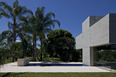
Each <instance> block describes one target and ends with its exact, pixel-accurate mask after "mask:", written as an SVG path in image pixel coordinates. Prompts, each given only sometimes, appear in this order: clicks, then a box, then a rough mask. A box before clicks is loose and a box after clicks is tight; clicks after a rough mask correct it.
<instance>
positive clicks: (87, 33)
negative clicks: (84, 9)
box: [76, 13, 116, 65]
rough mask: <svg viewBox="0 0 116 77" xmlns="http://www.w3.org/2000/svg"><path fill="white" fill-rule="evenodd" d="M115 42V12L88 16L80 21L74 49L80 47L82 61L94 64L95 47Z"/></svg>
mask: <svg viewBox="0 0 116 77" xmlns="http://www.w3.org/2000/svg"><path fill="white" fill-rule="evenodd" d="M115 44H116V14H115V13H114V14H113V13H110V14H107V15H106V16H89V17H88V18H87V19H86V20H85V21H84V22H83V23H82V33H81V34H80V35H78V36H77V37H76V49H82V52H83V63H84V64H86V65H94V55H93V53H94V49H95V48H96V47H100V46H105V45H115Z"/></svg>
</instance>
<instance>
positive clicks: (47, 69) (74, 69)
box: [0, 62, 110, 73]
mask: <svg viewBox="0 0 116 77" xmlns="http://www.w3.org/2000/svg"><path fill="white" fill-rule="evenodd" d="M30 63H42V62H30ZM49 63H50V62H49ZM49 63H48V64H49ZM60 64H64V63H63V62H60ZM65 64H82V63H80V62H66V63H65ZM0 72H1V73H2V72H110V71H109V70H104V69H101V68H99V67H93V66H17V62H14V63H9V64H5V65H4V66H3V67H1V69H0Z"/></svg>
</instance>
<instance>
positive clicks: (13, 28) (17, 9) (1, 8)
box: [0, 0, 31, 61]
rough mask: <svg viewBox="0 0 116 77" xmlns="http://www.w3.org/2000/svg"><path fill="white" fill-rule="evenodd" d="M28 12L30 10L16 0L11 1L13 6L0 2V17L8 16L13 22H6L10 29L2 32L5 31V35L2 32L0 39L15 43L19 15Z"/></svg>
mask: <svg viewBox="0 0 116 77" xmlns="http://www.w3.org/2000/svg"><path fill="white" fill-rule="evenodd" d="M30 13H31V11H30V10H27V9H26V7H25V6H20V5H19V3H18V0H15V2H14V3H13V7H12V6H10V5H8V4H7V3H5V2H0V18H1V17H3V16H4V17H6V18H8V19H9V18H10V19H11V20H12V21H13V22H8V27H9V29H10V30H7V31H5V32H3V33H5V35H4V34H2V35H1V37H2V39H6V38H7V40H8V41H10V42H12V41H13V42H14V43H15V42H16V38H17V36H18V35H17V32H19V26H20V25H21V24H20V23H19V22H18V21H19V17H20V16H24V15H26V14H30ZM5 37H6V38H5ZM14 51H15V50H14ZM13 57H14V56H13ZM13 61H14V59H13Z"/></svg>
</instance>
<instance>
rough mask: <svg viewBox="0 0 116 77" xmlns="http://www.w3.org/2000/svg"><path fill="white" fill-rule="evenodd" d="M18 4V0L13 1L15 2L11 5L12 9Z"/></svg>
mask: <svg viewBox="0 0 116 77" xmlns="http://www.w3.org/2000/svg"><path fill="white" fill-rule="evenodd" d="M18 4H19V2H18V0H15V2H14V3H13V8H15V7H16V6H18Z"/></svg>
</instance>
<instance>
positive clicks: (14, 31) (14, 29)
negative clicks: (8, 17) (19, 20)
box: [13, 17, 16, 43]
mask: <svg viewBox="0 0 116 77" xmlns="http://www.w3.org/2000/svg"><path fill="white" fill-rule="evenodd" d="M13 22H14V25H13V39H14V43H15V42H16V18H15V17H14V20H13Z"/></svg>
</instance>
